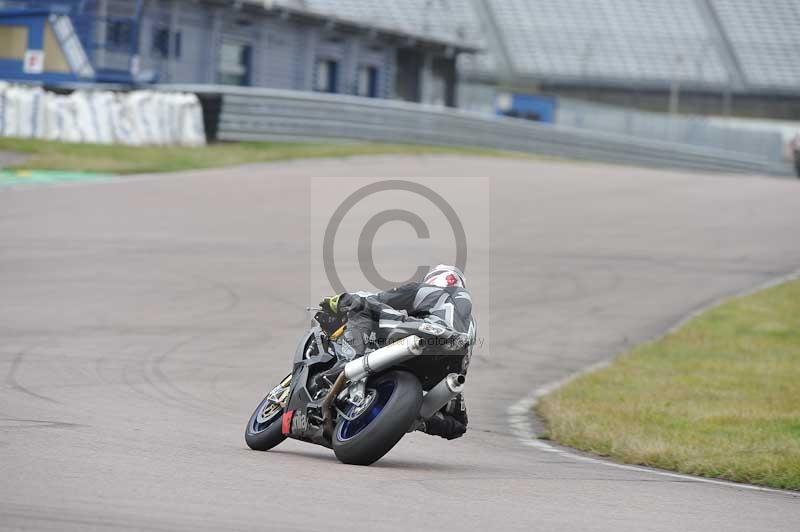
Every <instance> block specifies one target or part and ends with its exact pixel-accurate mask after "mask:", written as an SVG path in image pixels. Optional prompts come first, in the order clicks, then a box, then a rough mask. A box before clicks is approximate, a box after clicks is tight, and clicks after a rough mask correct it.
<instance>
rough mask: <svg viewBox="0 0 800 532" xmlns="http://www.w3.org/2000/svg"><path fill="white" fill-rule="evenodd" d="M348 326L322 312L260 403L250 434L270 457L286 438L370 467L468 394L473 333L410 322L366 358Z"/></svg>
mask: <svg viewBox="0 0 800 532" xmlns="http://www.w3.org/2000/svg"><path fill="white" fill-rule="evenodd" d="M346 327H347V324H346V319H342V320H339V319H337V318H335V317H332V316H330V315H329V314H328V313H326V312H324V311H322V310H319V311H318V312H316V314H315V315H314V318H313V320H312V326H311V328H310V330H309V331H308V332H307V333H306V334H305V335H304V336H303V337H302V339H301V340H300V342H299V343H298V345H297V349H296V350H295V355H294V363H293V366H292V372H291V373H290V374H289V375H287V376H286V377H285V378H284V379H283V380H282V381H281V382H280V383H279V384H278V385H277V386H276V387H275V388H273V389H272V391H270V392H269V393H268V394H267V396H266V397H264V399H262V400H261V402H260V403H259V405H258V407H257V408H256V409H255V411H254V412H253V414H252V416H250V420H249V421H248V423H247V428H246V430H245V441H246V442H247V445H248V446H249V447H250V448H251V449H253V450H257V451H266V450H269V449H272V448H273V447H275V446H276V445H278V444H280V443H281V442H282V441H284V440H285V439H286V438H294V439H297V440H301V441H305V442H309V443H313V444H316V445H321V446H323V447H327V448H330V449H333V452H334V454H335V455H336V457H337V458H338V459H339V460H340V461H341V462H343V463H346V464H356V465H369V464H372V463H374V462H376V461H377V460H379V459H380V458H381V457H383V456H384V455H385V454H386V453H388V452H389V451H390V450H391V449H392V447H394V446H395V445H396V444H397V442H399V441H400V439H401V438H402V437H403V436H404V435H405V434H406V433H408V432H413V431H414V430H417V429H419V428H422V427H423V426H424V422H425V420H427V419H429V418H430V417H431V416H433V415H434V414H435V413H436V412H437V411H439V410H440V409H442V408H443V407H445V406H446V405H447V404H448V403H449V402H450V401H451V400H452V399H453V398H455V397H456V396H457V395H458V394H459V393H461V392H462V390H463V388H464V383H465V372H466V368H467V365H468V363H469V355H470V346H471V344H472V343H474V337H475V322H474V320H473V321H472V326H471V327H470V331H469V333H461V332H458V331H455V330H453V329H451V328H448V327H446V326H444V325H442V324H440V323H435V322H433V321H428V320H425V319H414V318H409V319H408V320H407V321H406V322H405V323H403V324H402V325H400V326H398V327H396V328H395V329H393V330H392V333H391V334H390V335H389V337H388V338H386V339H384V341H380V340H379V339H376V338H375V335H374V334H373V335H372V336H371V337H370V342H369V344H368V347H367V349H366V350H365V353H364V354H363V356H357V354H356V352H355V350H354V349H353V348H352V347H351V346H350V345H349V344H348V343H347V342H346V341H345V340H344V334H343V333H344V331H345V330H346Z"/></svg>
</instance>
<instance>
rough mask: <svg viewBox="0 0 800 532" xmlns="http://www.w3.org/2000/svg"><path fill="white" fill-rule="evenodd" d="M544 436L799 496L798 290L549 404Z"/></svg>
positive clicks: (663, 343)
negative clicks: (794, 492)
mask: <svg viewBox="0 0 800 532" xmlns="http://www.w3.org/2000/svg"><path fill="white" fill-rule="evenodd" d="M537 413H538V414H539V415H540V416H541V417H542V418H543V419H544V421H545V424H546V427H547V433H546V434H545V435H544V437H547V438H551V439H553V440H556V441H558V442H561V443H563V444H565V445H568V446H570V447H574V448H577V449H582V450H585V451H589V452H593V453H596V454H599V455H603V456H608V457H611V458H613V459H615V460H618V461H622V462H627V463H632V464H641V465H647V466H654V467H659V468H664V469H671V470H675V471H680V472H682V473H689V474H693V475H701V476H706V477H715V478H722V479H727V480H732V481H736V482H749V483H753V484H761V485H764V486H770V487H774V488H783V489H791V490H800V281H794V282H791V283H787V284H784V285H781V286H777V287H773V288H769V289H767V290H764V291H762V292H759V293H757V294H754V295H750V296H747V297H743V298H739V299H736V300H733V301H731V302H728V303H725V304H723V305H721V306H719V307H717V308H715V309H712V310H710V311H708V312H706V313H704V314H703V315H702V316H700V317H698V318H696V319H694V320H692V321H691V322H689V323H688V324H686V325H685V326H683V327H681V328H680V329H679V330H678V331H676V332H674V333H672V334H669V335H667V336H666V337H664V338H662V339H661V340H658V341H656V342H653V343H649V344H645V345H642V346H640V347H638V348H636V349H634V350H633V351H632V352H630V353H628V354H626V355H623V356H622V357H620V358H619V359H618V360H616V361H615V362H614V363H613V364H612V365H611V366H609V367H608V368H605V369H603V370H600V371H597V372H595V373H592V374H589V375H585V376H583V377H580V378H578V379H576V380H575V381H573V382H571V383H569V384H568V385H567V386H565V387H564V388H561V389H560V390H558V391H556V392H554V393H552V394H550V395H548V396H546V397H544V398H543V400H542V401H541V402H540V403H539V405H538V406H537Z"/></svg>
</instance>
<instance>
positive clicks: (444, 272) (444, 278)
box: [422, 264, 466, 288]
mask: <svg viewBox="0 0 800 532" xmlns="http://www.w3.org/2000/svg"><path fill="white" fill-rule="evenodd" d="M422 282H423V283H424V284H432V285H433V286H438V287H441V288H447V287H448V286H458V287H461V288H464V287H465V286H466V281H465V279H464V274H463V273H461V270H459V269H458V268H456V267H455V266H448V265H447V264H439V265H438V266H434V267H433V268H431V269H430V271H429V272H428V273H426V274H425V278H424V279H423V280H422Z"/></svg>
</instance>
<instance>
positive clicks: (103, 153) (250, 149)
mask: <svg viewBox="0 0 800 532" xmlns="http://www.w3.org/2000/svg"><path fill="white" fill-rule="evenodd" d="M0 150H6V151H13V152H19V153H24V154H28V156H29V157H28V159H27V160H26V161H25V162H24V163H23V164H21V165H17V166H12V167H11V169H14V170H66V171H82V172H100V173H111V174H136V173H148V172H174V171H178V170H192V169H197V168H214V167H222V166H233V165H237V164H245V163H257V162H267V161H280V160H287V159H300V158H308V157H351V156H356V155H379V154H404V155H417V154H418V155H422V154H452V153H455V154H466V155H484V156H504V157H508V156H511V157H526V155H523V154H519V153H513V152H503V151H498V150H488V149H481V148H449V147H440V146H422V145H406V144H381V143H367V142H361V143H355V142H354V143H306V142H303V143H300V142H291V143H290V142H238V143H219V144H212V145H209V146H206V147H201V148H182V147H131V146H109V145H100V144H71V143H64V142H51V141H42V140H31V139H17V138H0Z"/></svg>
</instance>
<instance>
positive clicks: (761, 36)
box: [711, 0, 800, 90]
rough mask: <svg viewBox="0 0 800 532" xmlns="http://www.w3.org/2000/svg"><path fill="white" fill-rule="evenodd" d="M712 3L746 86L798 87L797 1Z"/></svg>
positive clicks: (799, 35)
mask: <svg viewBox="0 0 800 532" xmlns="http://www.w3.org/2000/svg"><path fill="white" fill-rule="evenodd" d="M711 4H712V7H713V9H714V11H715V13H716V16H717V17H718V18H719V20H720V22H721V24H722V26H723V27H724V28H725V32H726V34H727V36H728V40H729V42H730V43H731V46H732V47H733V50H734V53H735V55H736V57H737V59H738V61H739V65H740V67H741V69H742V71H743V74H744V76H745V78H746V80H747V83H748V84H749V85H751V86H754V87H761V88H788V89H795V90H797V89H798V88H800V2H798V0H769V2H743V1H741V0H711Z"/></svg>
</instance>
